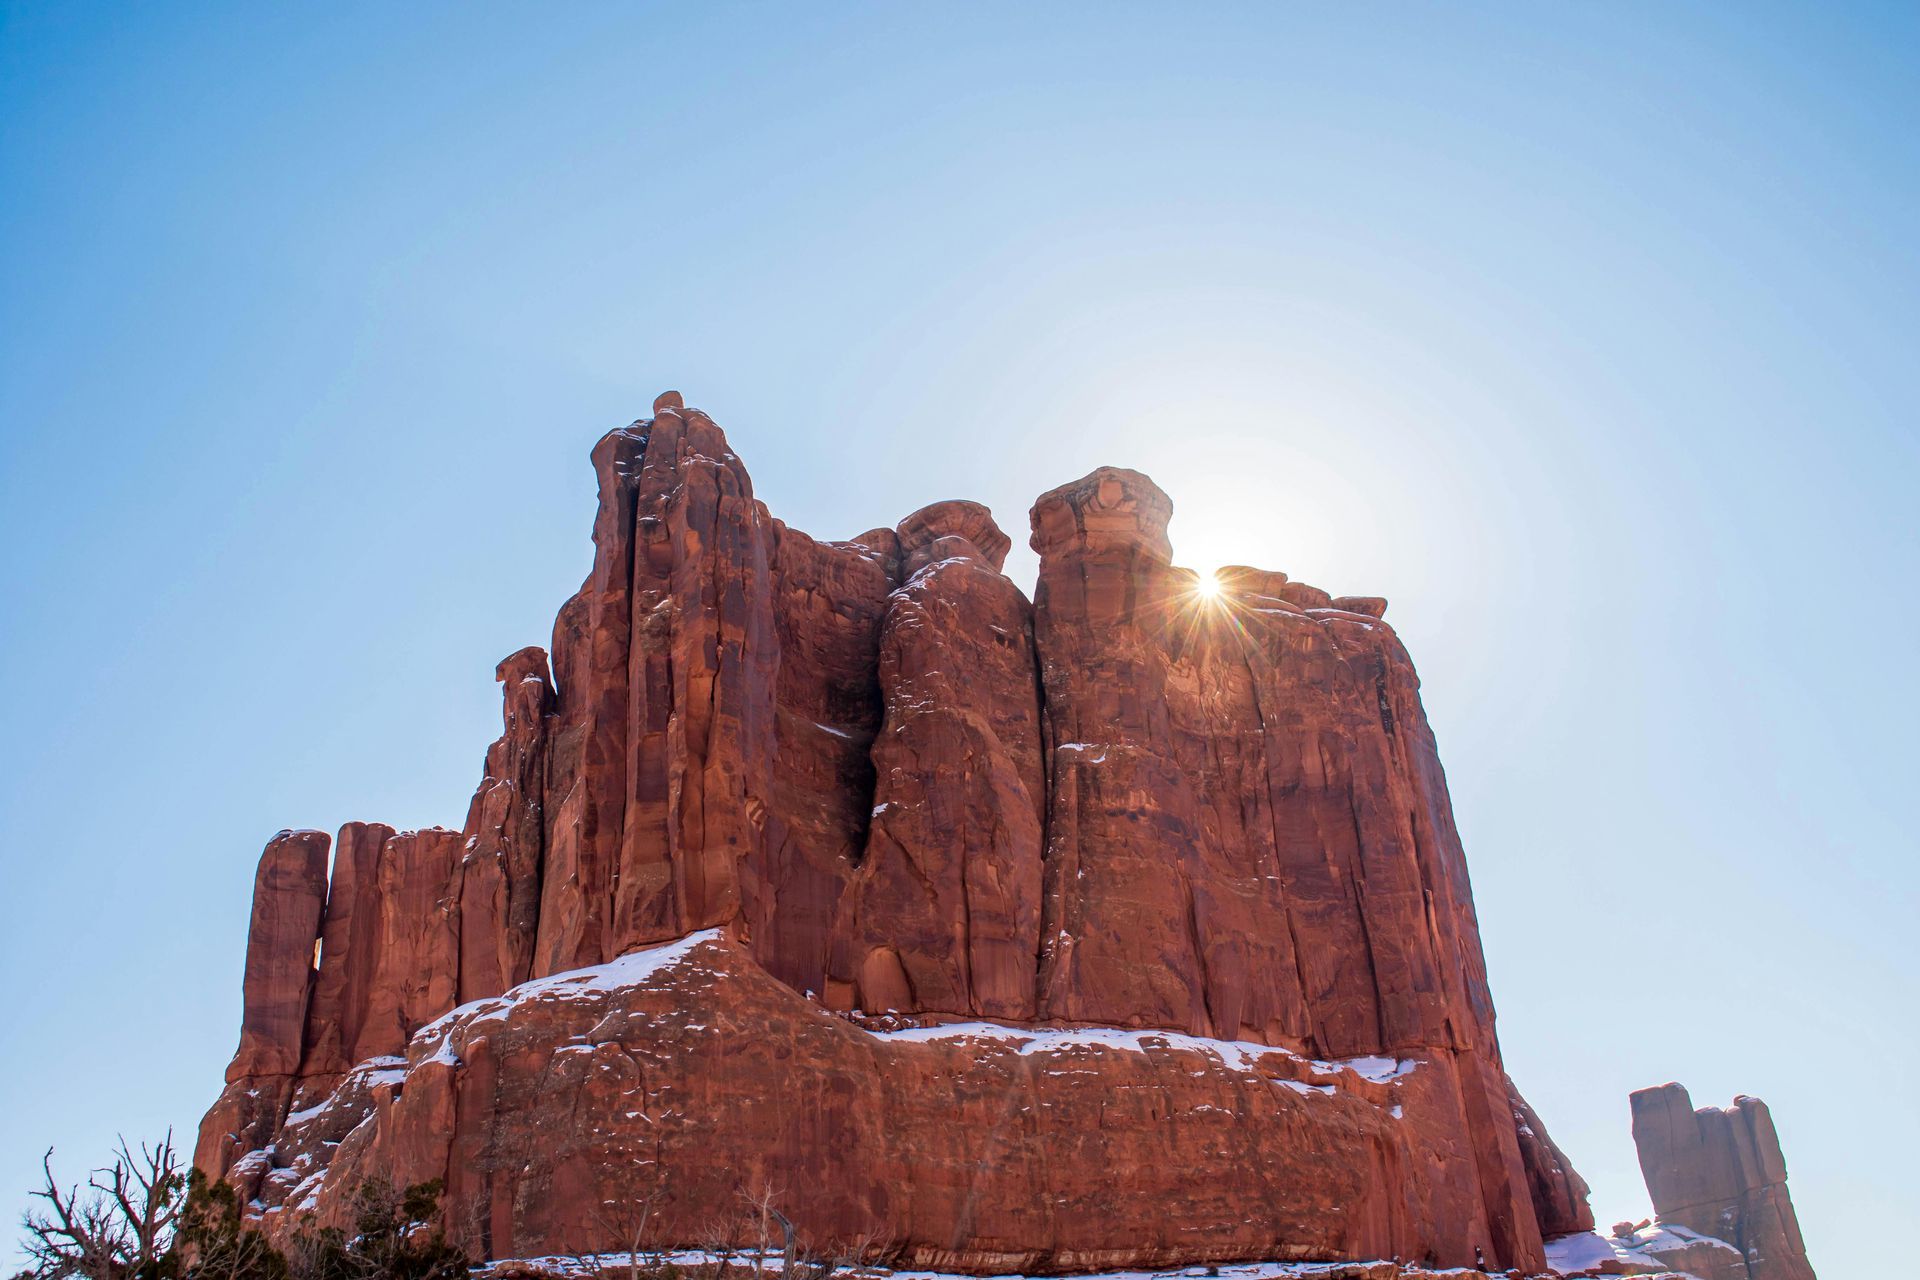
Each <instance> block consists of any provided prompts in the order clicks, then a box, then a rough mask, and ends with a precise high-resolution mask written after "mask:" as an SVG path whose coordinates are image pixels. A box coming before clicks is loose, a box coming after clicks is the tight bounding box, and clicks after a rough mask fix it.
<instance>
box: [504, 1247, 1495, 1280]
mask: <svg viewBox="0 0 1920 1280" xmlns="http://www.w3.org/2000/svg"><path fill="white" fill-rule="evenodd" d="M720 1259H721V1255H719V1254H717V1253H711V1252H708V1251H706V1250H703V1249H679V1250H673V1251H670V1252H663V1253H648V1252H644V1251H643V1252H642V1253H641V1254H640V1255H639V1262H640V1264H641V1265H642V1266H643V1267H645V1266H650V1265H653V1264H655V1263H667V1264H670V1265H672V1266H676V1267H680V1268H683V1269H684V1268H693V1267H706V1266H712V1265H713V1264H714V1263H716V1262H718V1261H720ZM633 1261H634V1255H632V1254H630V1253H594V1254H584V1255H566V1254H552V1255H548V1256H546V1257H539V1258H496V1259H494V1260H493V1261H492V1262H489V1263H487V1264H486V1266H485V1267H481V1268H476V1270H475V1274H476V1275H477V1276H481V1277H483V1278H484V1277H485V1276H486V1274H487V1273H488V1272H489V1271H491V1270H492V1269H493V1268H495V1267H500V1266H503V1265H505V1264H507V1263H515V1264H519V1265H523V1266H532V1267H538V1268H540V1269H541V1270H542V1271H548V1272H552V1273H553V1274H555V1275H561V1276H581V1277H588V1276H595V1275H605V1274H607V1273H608V1272H614V1273H615V1274H617V1273H618V1272H617V1269H619V1268H625V1267H627V1266H629V1265H631V1263H632V1262H633ZM726 1261H727V1263H728V1267H729V1269H730V1270H732V1269H738V1270H741V1271H751V1270H753V1268H754V1262H755V1259H754V1256H753V1251H752V1250H750V1249H748V1250H738V1251H735V1252H732V1253H729V1254H727V1255H726ZM759 1265H760V1270H761V1272H762V1273H763V1274H770V1275H779V1274H780V1272H781V1269H782V1265H783V1263H782V1259H781V1257H780V1254H779V1252H778V1251H777V1250H776V1251H774V1252H770V1253H768V1254H767V1256H766V1257H764V1258H762V1259H760V1263H759ZM1378 1266H1394V1267H1404V1268H1407V1269H1409V1270H1411V1271H1414V1272H1416V1273H1417V1274H1420V1275H1423V1276H1462V1277H1467V1276H1481V1275H1483V1274H1484V1273H1482V1272H1479V1271H1474V1270H1472V1269H1470V1268H1466V1267H1418V1266H1415V1265H1413V1264H1411V1263H1405V1262H1394V1263H1389V1262H1386V1261H1385V1260H1384V1259H1369V1260H1364V1261H1346V1262H1222V1263H1219V1264H1216V1265H1212V1266H1208V1265H1204V1264H1202V1265H1196V1266H1187V1267H1168V1268H1166V1269H1165V1270H1161V1271H1094V1272H1087V1273H1083V1274H1076V1275H1074V1276H1072V1277H1069V1278H1067V1280H1201V1278H1202V1277H1208V1278H1211V1277H1218V1278H1219V1280H1324V1277H1328V1276H1336V1275H1340V1274H1342V1273H1345V1274H1349V1275H1350V1274H1352V1272H1353V1270H1354V1269H1355V1268H1369V1267H1378ZM831 1274H832V1275H834V1276H839V1277H859V1280H1029V1277H1027V1276H1026V1275H1025V1274H1023V1273H1018V1272H1009V1273H1005V1274H1002V1275H997V1276H988V1277H980V1276H973V1275H960V1274H956V1273H952V1272H945V1271H891V1270H888V1269H887V1268H884V1267H855V1268H846V1267H839V1268H834V1269H833V1270H832V1272H831Z"/></svg>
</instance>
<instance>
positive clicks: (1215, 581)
mask: <svg viewBox="0 0 1920 1280" xmlns="http://www.w3.org/2000/svg"><path fill="white" fill-rule="evenodd" d="M1193 593H1194V594H1195V595H1197V596H1199V597H1200V598H1201V599H1202V600H1208V601H1212V600H1218V599H1219V598H1220V579H1219V578H1217V577H1215V576H1214V575H1213V574H1212V573H1211V572H1203V573H1201V574H1199V575H1198V576H1196V577H1195V578H1194V582H1193Z"/></svg>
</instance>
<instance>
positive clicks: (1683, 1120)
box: [1633, 1084, 1813, 1280]
mask: <svg viewBox="0 0 1920 1280" xmlns="http://www.w3.org/2000/svg"><path fill="white" fill-rule="evenodd" d="M1633 1142H1634V1146H1635V1147H1636V1148H1638V1150H1639V1153H1640V1172H1641V1174H1642V1175H1643V1176H1644V1177H1645V1178H1646V1180H1647V1191H1648V1193H1649V1194H1650V1195H1651V1196H1652V1197H1653V1210H1654V1217H1655V1220H1656V1221H1658V1222H1659V1223H1660V1224H1661V1225H1662V1226H1668V1227H1683V1228H1686V1229H1687V1230H1689V1231H1691V1232H1694V1233H1696V1234H1698V1235H1702V1236H1710V1237H1713V1238H1715V1239H1718V1240H1722V1241H1725V1242H1726V1243H1727V1244H1729V1245H1732V1246H1733V1250H1732V1251H1731V1252H1730V1253H1727V1254H1726V1255H1725V1256H1724V1257H1723V1260H1722V1261H1721V1262H1720V1263H1719V1265H1717V1266H1715V1267H1712V1268H1707V1269H1698V1270H1697V1271H1696V1273H1697V1274H1698V1275H1699V1276H1700V1280H1813V1267H1812V1265H1811V1264H1809V1263H1808V1261H1807V1246H1806V1243H1805V1242H1804V1241H1802V1240H1801V1238H1800V1220H1799V1219H1798V1218H1797V1217H1795V1216H1794V1212H1793V1200H1792V1199H1791V1198H1790V1197H1789V1196H1788V1194H1787V1163H1786V1160H1785V1158H1784V1157H1782V1156H1781V1154H1780V1139H1779V1137H1778V1136H1777V1135H1776V1134H1775V1133H1774V1129H1773V1115H1772V1113H1771V1112H1769V1111H1768V1110H1767V1104H1766V1103H1764V1102H1762V1101H1760V1099H1758V1098H1749V1097H1745V1096H1741V1097H1737V1098H1735V1099H1734V1100H1733V1105H1732V1106H1731V1107H1727V1108H1724V1109H1723V1108H1720V1107H1701V1108H1699V1109H1698V1110H1695V1108H1694V1105H1693V1099H1692V1098H1690V1097H1688V1096H1687V1091H1686V1089H1685V1088H1683V1087H1682V1086H1680V1085H1677V1084H1664V1085H1661V1086H1659V1087H1658V1088H1653V1089H1641V1090H1639V1091H1638V1092H1636V1093H1635V1094H1634V1095H1633ZM1689 1270H1696V1269H1695V1268H1693V1267H1689Z"/></svg>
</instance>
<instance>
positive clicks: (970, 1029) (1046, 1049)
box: [867, 1022, 1420, 1093]
mask: <svg viewBox="0 0 1920 1280" xmlns="http://www.w3.org/2000/svg"><path fill="white" fill-rule="evenodd" d="M867 1034H869V1035H871V1036H873V1037H875V1038H876V1039H880V1040H890V1041H894V1042H896V1043H899V1042H906V1043H924V1042H926V1041H941V1040H995V1041H1000V1042H1003V1043H1007V1044H1011V1045H1013V1046H1015V1051H1016V1052H1017V1053H1019V1054H1020V1055H1021V1056H1022V1057H1025V1056H1027V1055H1030V1054H1035V1053H1046V1054H1055V1053H1063V1052H1066V1051H1068V1050H1071V1049H1076V1048H1086V1047H1096V1046H1097V1047H1101V1048H1108V1049H1121V1050H1126V1051H1130V1052H1133V1053H1145V1052H1146V1051H1147V1050H1149V1049H1162V1048H1166V1049H1188V1050H1192V1051H1195V1052H1198V1053H1205V1054H1210V1055H1212V1056H1213V1057H1215V1058H1218V1059H1219V1060H1220V1062H1221V1064H1222V1065H1223V1066H1225V1067H1227V1068H1228V1069H1229V1070H1232V1071H1257V1070H1259V1065H1260V1061H1261V1059H1263V1058H1267V1057H1271V1056H1272V1055H1274V1054H1279V1055H1280V1056H1282V1057H1285V1058H1290V1059H1292V1060H1293V1061H1295V1062H1300V1063H1304V1064H1305V1065H1306V1066H1307V1068H1308V1069H1309V1070H1311V1071H1312V1072H1314V1074H1316V1075H1322V1076H1328V1075H1338V1074H1339V1073H1340V1072H1342V1071H1351V1072H1353V1073H1354V1074H1355V1075H1357V1076H1359V1077H1361V1078H1362V1079H1364V1080H1370V1081H1372V1082H1373V1083H1375V1084H1387V1083H1389V1082H1391V1081H1394V1080H1397V1079H1399V1078H1400V1077H1401V1076H1404V1075H1406V1074H1407V1073H1409V1072H1411V1071H1412V1070H1413V1069H1414V1068H1416V1067H1418V1066H1419V1065H1420V1063H1419V1060H1418V1059H1414V1058H1381V1057H1365V1058H1348V1059H1346V1060H1344V1061H1338V1062H1326V1061H1321V1060H1320V1059H1317V1058H1303V1057H1301V1056H1300V1055H1299V1054H1297V1053H1294V1052H1293V1051H1292V1050H1290V1049H1285V1048H1281V1047H1280V1046H1278V1045H1271V1044H1260V1043H1258V1042H1256V1041H1252V1040H1211V1039H1208V1038H1206V1037H1204V1036H1190V1035H1186V1034H1185V1033H1183V1032H1179V1031H1159V1030H1153V1029H1151V1028H1138V1027H1010V1026H1004V1025H1002V1024H1001V1023H998V1022H949V1023H941V1024H937V1025H934V1026H927V1027H907V1028H904V1029H902V1030H899V1031H870V1032H868V1033H867ZM1282 1083H1290V1084H1294V1085H1296V1086H1297V1087H1298V1088H1299V1089H1300V1090H1301V1091H1302V1092H1308V1091H1310V1092H1314V1093H1332V1092H1333V1086H1332V1085H1330V1084H1324V1085H1312V1084H1300V1083H1299V1082H1298V1081H1283V1082H1282Z"/></svg>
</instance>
